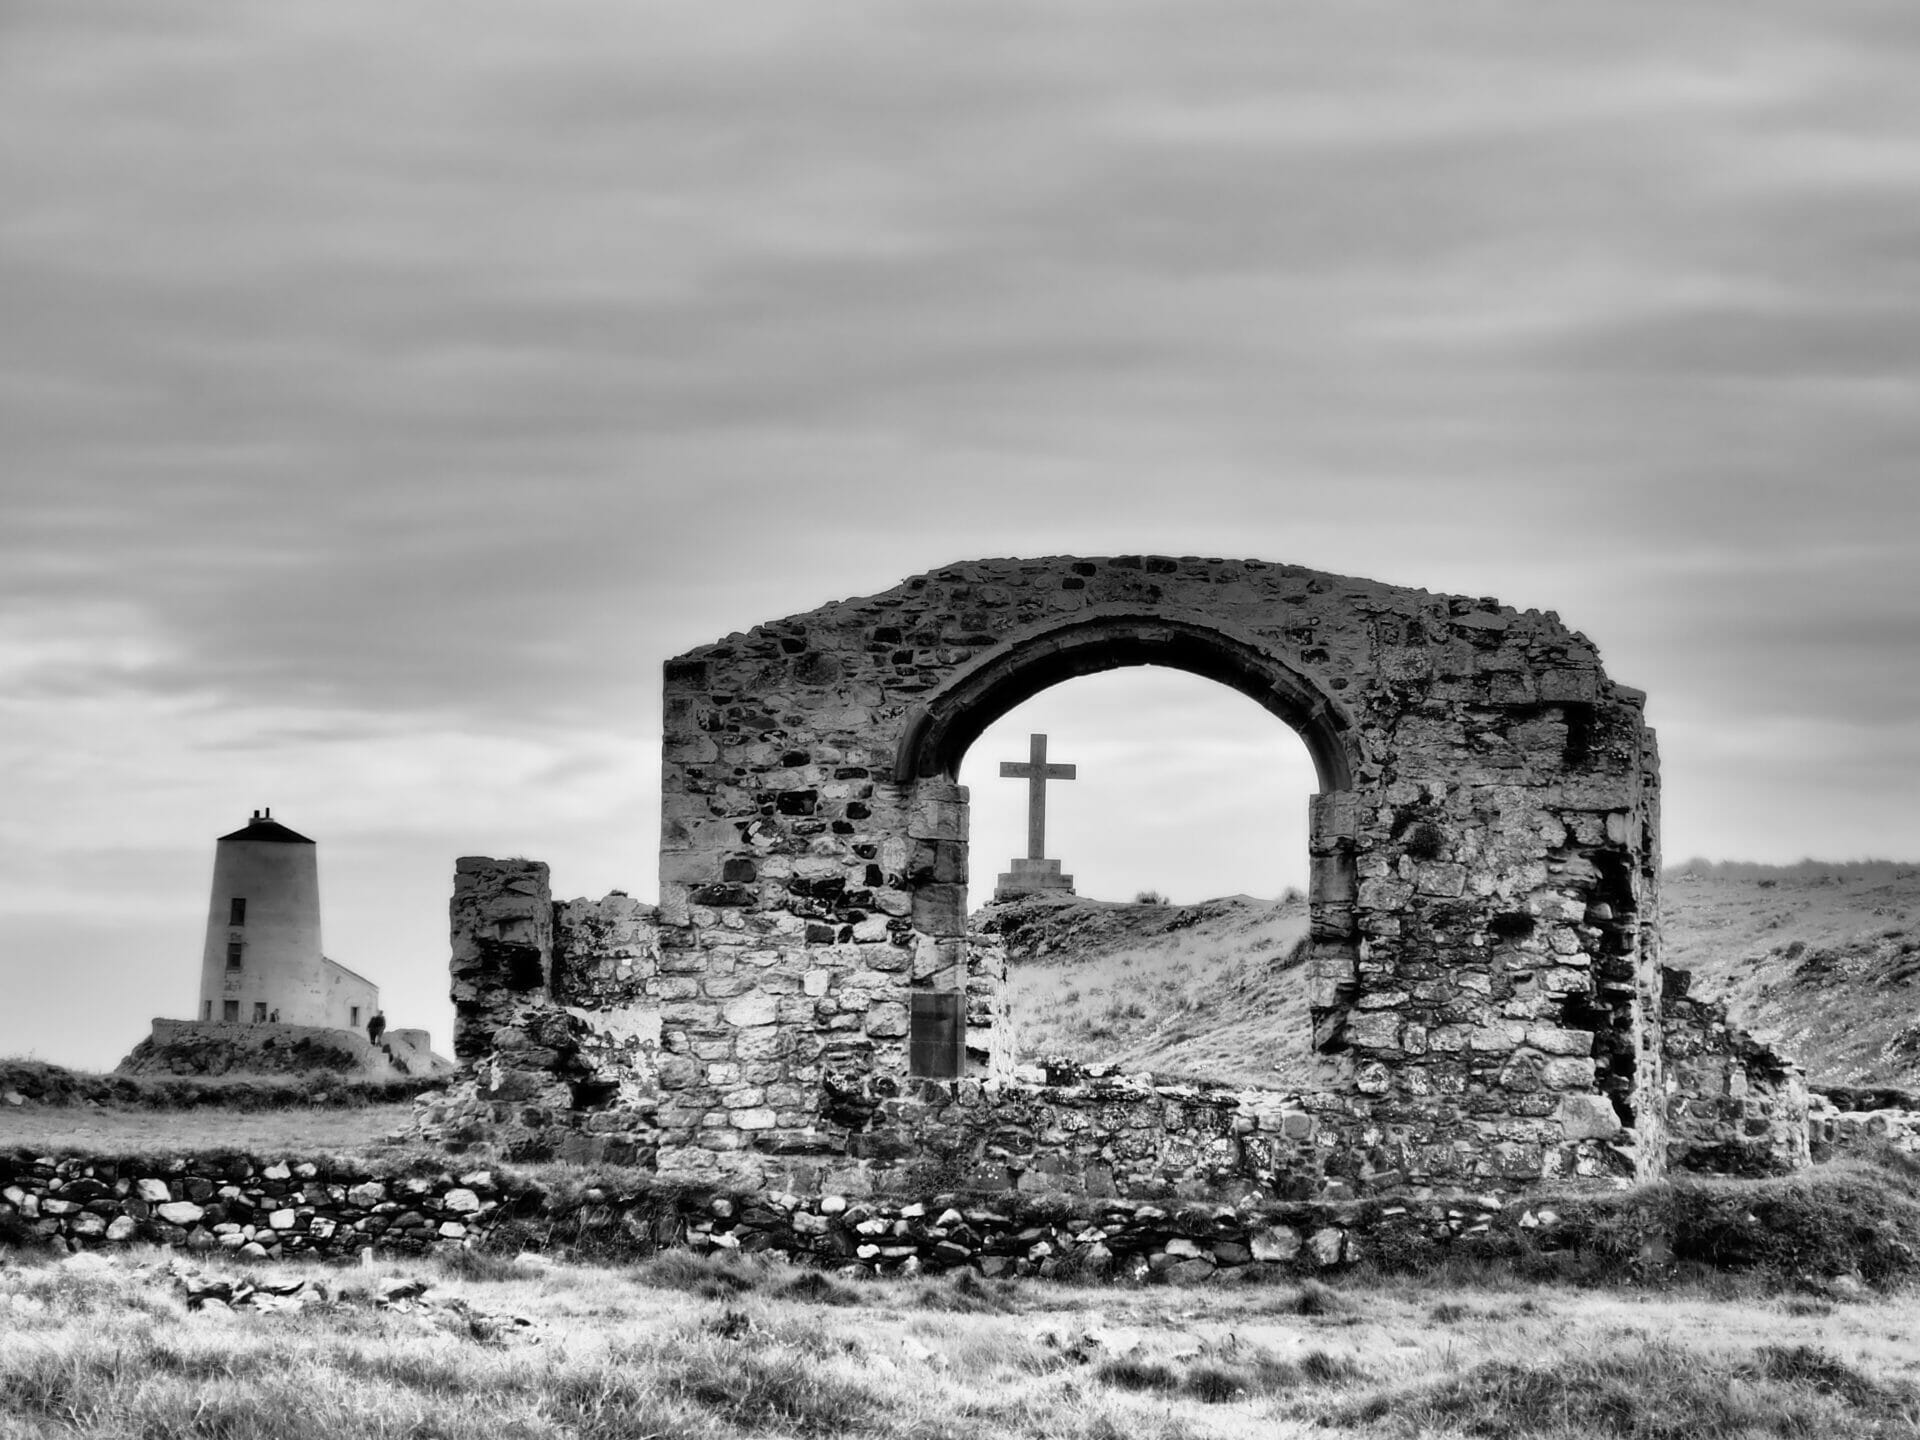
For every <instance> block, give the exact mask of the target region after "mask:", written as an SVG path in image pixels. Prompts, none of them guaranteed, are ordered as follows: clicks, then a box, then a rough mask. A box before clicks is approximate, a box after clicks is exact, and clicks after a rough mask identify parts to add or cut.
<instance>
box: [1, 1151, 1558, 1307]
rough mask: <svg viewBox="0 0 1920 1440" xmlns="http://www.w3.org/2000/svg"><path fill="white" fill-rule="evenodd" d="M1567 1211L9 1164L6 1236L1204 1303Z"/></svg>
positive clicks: (242, 1160) (316, 1166)
mask: <svg viewBox="0 0 1920 1440" xmlns="http://www.w3.org/2000/svg"><path fill="white" fill-rule="evenodd" d="M1559 1219H1560V1217H1559V1214H1558V1213H1557V1212H1556V1211H1555V1210H1554V1209H1552V1208H1547V1207H1530V1206H1528V1205H1525V1204H1520V1203H1515V1204H1511V1205H1508V1204H1503V1203H1502V1202H1501V1200H1500V1199H1498V1198H1497V1197H1493V1196H1485V1197H1479V1198H1477V1199H1472V1200H1463V1201H1459V1202H1450V1201H1424V1202H1420V1201H1415V1202H1408V1203H1404V1204H1396V1205H1390V1206H1382V1205H1379V1204H1370V1205H1356V1204H1290V1205H1276V1206H1267V1207H1258V1208H1236V1207H1234V1206H1230V1205H1213V1204H1195V1203H1188V1204H1175V1203H1166V1204H1156V1203H1151V1202H1145V1201H1127V1200H1109V1201H1104V1202H1097V1203H1092V1204H1088V1205H1085V1206H1080V1207H1073V1208H1065V1207H1062V1206H1061V1205H1059V1204H1057V1203H1045V1204H1039V1205H1030V1204H1027V1203H1025V1202H1023V1201H1022V1200H1021V1198H1020V1197H1017V1196H1006V1197H1003V1198H1002V1199H1001V1200H999V1201H988V1202H986V1203H981V1202H977V1201H968V1200H963V1199H961V1198H959V1197H957V1196H952V1195H946V1196H940V1195H932V1196H927V1197H919V1198H913V1197H896V1198H892V1199H884V1200H882V1199H868V1198H862V1197H858V1196H847V1195H839V1194H825V1195H817V1196H810V1197H802V1196H798V1195H793V1194H788V1193H777V1194H772V1195H765V1196H762V1195H752V1194H748V1195H739V1194H731V1193H727V1192H712V1191H704V1192H674V1193H664V1192H660V1193H656V1192H636V1191H633V1190H623V1189H618V1188H614V1187H611V1186H606V1185H597V1184H596V1185H585V1186H583V1187H581V1189H580V1190H579V1191H578V1192H576V1193H571V1194H552V1193H549V1192H548V1191H546V1190H544V1189H542V1188H541V1187H539V1186H537V1185H535V1184H532V1183H531V1182H529V1181H528V1180H526V1179H525V1178H523V1177H520V1176H517V1175H516V1174H514V1173H511V1172H508V1171H502V1170H497V1169H495V1168H491V1167H488V1168H479V1169H473V1170H466V1171H461V1172H460V1173H457V1174H456V1173H453V1172H445V1173H441V1174H437V1175H408V1174H387V1173H381V1172H377V1171H374V1170H370V1169H368V1168H366V1167H343V1166H339V1165H337V1164H333V1163H323V1162H319V1161H313V1160H303V1159H298V1158H286V1159H278V1160H272V1161H267V1160H255V1159H250V1158H247V1157H244V1156H233V1157H226V1158H213V1157H206V1156H196V1157H181V1158H178V1159H173V1160H155V1159H152V1158H139V1159H128V1158H111V1157H35V1156H32V1155H30V1154H27V1153H24V1152H19V1153H13V1154H7V1153H4V1152H0V1235H5V1234H8V1233H12V1234H16V1235H19V1236H21V1237H23V1238H28V1239H31V1240H34V1241H38V1242H40V1243H44V1244H50V1245H54V1246H58V1247H61V1248H65V1249H70V1250H75V1251H78V1250H87V1249H105V1250H110V1249H113V1248H116V1247H119V1246H124V1245H131V1244H158V1245H167V1246H174V1247H178V1248H180V1249H184V1250H187V1251H190V1252H199V1253H202V1254H205V1255H219V1254H224V1253H233V1254H237V1255H243V1256H246V1257H248V1258H252V1259H256V1260H273V1259H287V1258H293V1257H299V1256H307V1257H333V1258H341V1259H351V1258H354V1257H357V1256H360V1255H362V1254H365V1253H369V1252H372V1253H385V1254H420V1253H429V1252H434V1251H440V1250H444V1249H448V1248H452V1249H461V1248H466V1247H469V1246H476V1245H494V1246H500V1245H503V1244H504V1245H506V1246H510V1247H511V1246H517V1245H519V1244H523V1243H525V1244H530V1245H533V1246H535V1247H541V1248H544V1247H545V1246H546V1245H549V1244H552V1245H557V1246H564V1245H573V1246H577V1247H579V1248H582V1249H585V1250H587V1251H589V1252H590V1253H602V1254H603V1253H608V1252H613V1253H621V1254H628V1255H634V1254H645V1253H648V1252H650V1251H652V1250H654V1249H657V1248H659V1247H661V1246H664V1245H676V1244H681V1245H686V1246H689V1247H691V1248H692V1249H694V1250H696V1251H728V1250H734V1251H742V1252H756V1251H773V1252H776V1253H783V1254H786V1255H789V1256H791V1257H793V1258H795V1259H798V1260H805V1261H811V1262H814V1263H817V1264H822V1265H827V1266H833V1267H854V1268H857V1269H865V1270H870V1271H876V1272H882V1273H888V1274H903V1273H904V1274H911V1273H914V1272H916V1271H920V1270H946V1269H955V1268H965V1269H973V1270H977V1271H978V1272H980V1273H982V1274H984V1275H987V1276H989V1277H993V1276H1001V1275H1036V1274H1037V1275H1042V1276H1055V1275H1062V1274H1072V1273H1082V1274H1090V1275H1101V1274H1116V1275H1119V1276H1122V1277H1126V1278H1133V1279H1146V1278H1149V1277H1157V1278H1161V1279H1164V1280H1166V1281H1168V1282H1171V1283H1178V1284H1192V1283H1198V1282H1201V1281H1205V1280H1208V1279H1210V1278H1212V1277H1213V1276H1214V1275H1215V1274H1222V1275H1233V1274H1235V1273H1243V1272H1246V1271H1249V1270H1251V1271H1260V1270H1279V1271H1282V1272H1288V1273H1309V1274H1310V1273H1313V1272H1316V1271H1322V1270H1330V1269H1335V1268H1339V1267H1341V1266H1344V1265H1348V1264H1351V1263H1353V1262H1354V1261H1356V1260H1359V1259H1361V1258H1363V1257H1365V1256H1369V1255H1379V1254H1382V1253H1386V1254H1404V1253H1406V1252H1407V1251H1408V1250H1409V1249H1411V1248H1414V1247H1422V1248H1427V1247H1445V1246H1448V1245H1450V1244H1454V1243H1462V1242H1464V1243H1466V1244H1468V1245H1472V1244H1473V1243H1474V1242H1476V1241H1479V1240H1482V1239H1483V1238H1484V1237H1487V1236H1488V1235H1489V1233H1490V1232H1492V1231H1494V1230H1503V1231H1506V1232H1509V1233H1512V1232H1525V1233H1530V1234H1532V1235H1534V1236H1541V1235H1547V1234H1550V1233H1551V1232H1552V1230H1553V1229H1554V1227H1555V1226H1556V1225H1557V1224H1558V1223H1559Z"/></svg>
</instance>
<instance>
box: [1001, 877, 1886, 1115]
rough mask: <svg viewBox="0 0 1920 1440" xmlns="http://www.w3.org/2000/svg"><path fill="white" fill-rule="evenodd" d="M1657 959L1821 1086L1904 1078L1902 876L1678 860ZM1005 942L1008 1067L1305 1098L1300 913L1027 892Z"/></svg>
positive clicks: (1007, 925)
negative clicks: (1048, 1060)
mask: <svg viewBox="0 0 1920 1440" xmlns="http://www.w3.org/2000/svg"><path fill="white" fill-rule="evenodd" d="M1661 896H1662V904H1663V907H1664V911H1665V918H1664V931H1665V955H1664V958H1665V962H1666V963H1667V964H1668V965H1671V966H1675V967H1678V968H1681V969H1688V970H1692V971H1693V972H1694V974H1695V976H1696V979H1695V982H1694V987H1693V993H1694V994H1695V995H1696V996H1697V997H1700V998H1706V999H1726V1000H1728V1001H1729V1002H1730V1003H1731V1004H1732V1007H1733V1013H1734V1018H1735V1019H1736V1021H1737V1022H1738V1023H1740V1024H1742V1025H1745V1026H1746V1027H1747V1028H1748V1029H1750V1030H1752V1031H1753V1033H1754V1034H1755V1035H1756V1036H1758V1037H1760V1038H1761V1039H1763V1040H1765V1041H1767V1042H1768V1043H1770V1044H1773V1045H1775V1046H1776V1047H1778V1048H1779V1049H1781V1050H1782V1051H1783V1052H1784V1053H1786V1054H1787V1055H1790V1056H1792V1057H1793V1058H1794V1059H1796V1060H1799V1061H1800V1062H1801V1063H1802V1064H1804V1065H1805V1066H1806V1067H1807V1073H1808V1075H1809V1077H1810V1078H1812V1079H1814V1080H1819V1081H1826V1082H1829V1083H1834V1084H1870V1085H1891V1086H1899V1087H1902V1088H1911V1087H1914V1086H1915V1085H1920V868H1917V867H1915V866H1912V865H1895V864H1892V863H1887V862H1869V863H1863V864H1857V865H1820V864H1802V865H1798V866H1790V867H1784V868H1782V867H1763V866H1757V865H1708V864H1703V863H1701V862H1697V861H1696V862H1692V863H1691V864H1689V865H1688V866H1685V867H1682V868H1680V869H1678V870H1676V871H1674V872H1672V873H1669V874H1668V876H1667V877H1666V879H1665V880H1664V881H1663V884H1662V890H1661ZM975 921H976V923H985V924H991V925H993V926H994V927H996V928H998V929H999V930H1000V931H1001V933H1002V934H1003V935H1004V936H1005V937H1006V940H1007V949H1008V955H1009V959H1010V961H1011V979H1010V985H1011V989H1012V994H1013V1009H1014V1015H1015V1024H1016V1031H1017V1035H1018V1041H1019V1051H1020V1056H1021V1058H1022V1059H1037V1058H1039V1057H1041V1056H1044V1055H1064V1056H1068V1057H1070V1058H1073V1059H1077V1060H1081V1061H1088V1062H1092V1061H1109V1062H1113V1063H1117V1064H1119V1065H1121V1066H1123V1067H1124V1068H1127V1069H1143V1070H1152V1071H1154V1072H1156V1073H1157V1074H1160V1075H1163V1076H1167V1077H1180V1076H1186V1077H1192V1078H1197V1079H1207V1080H1221V1081H1226V1082H1229V1083H1233V1084H1243V1085H1262V1086H1271V1087H1278V1088H1282V1089H1298V1088H1311V1087H1313V1086H1315V1085H1316V1084H1317V1083H1319V1082H1318V1079H1317V1077H1318V1075H1319V1074H1320V1069H1321V1065H1322V1062H1321V1061H1319V1060H1318V1059H1317V1057H1315V1056H1314V1054H1313V1052H1312V1047H1311V1045H1310V1043H1309V1028H1308V1016H1307V984H1306V981H1307V976H1306V966H1305V963H1304V962H1305V947H1304V945H1303V944H1302V941H1303V940H1304V939H1305V936H1306V930H1307V912H1306V905H1305V902H1303V901H1301V900H1299V899H1298V898H1294V899H1291V900H1286V901H1272V900H1256V899H1253V898H1252V897H1250V896H1245V895H1236V896H1232V897H1229V898H1227V899H1222V900H1208V901H1204V902H1201V903H1200V904H1196V905H1140V904H1132V905H1129V904H1116V903H1112V902H1105V901H1098V900H1084V899H1079V898H1071V897H1070V898H1035V899H1030V900H1023V901H1018V902H1015V903H1012V904H1006V905H990V906H987V907H986V908H985V909H983V910H981V911H980V912H978V914H977V915H976V916H975Z"/></svg>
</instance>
